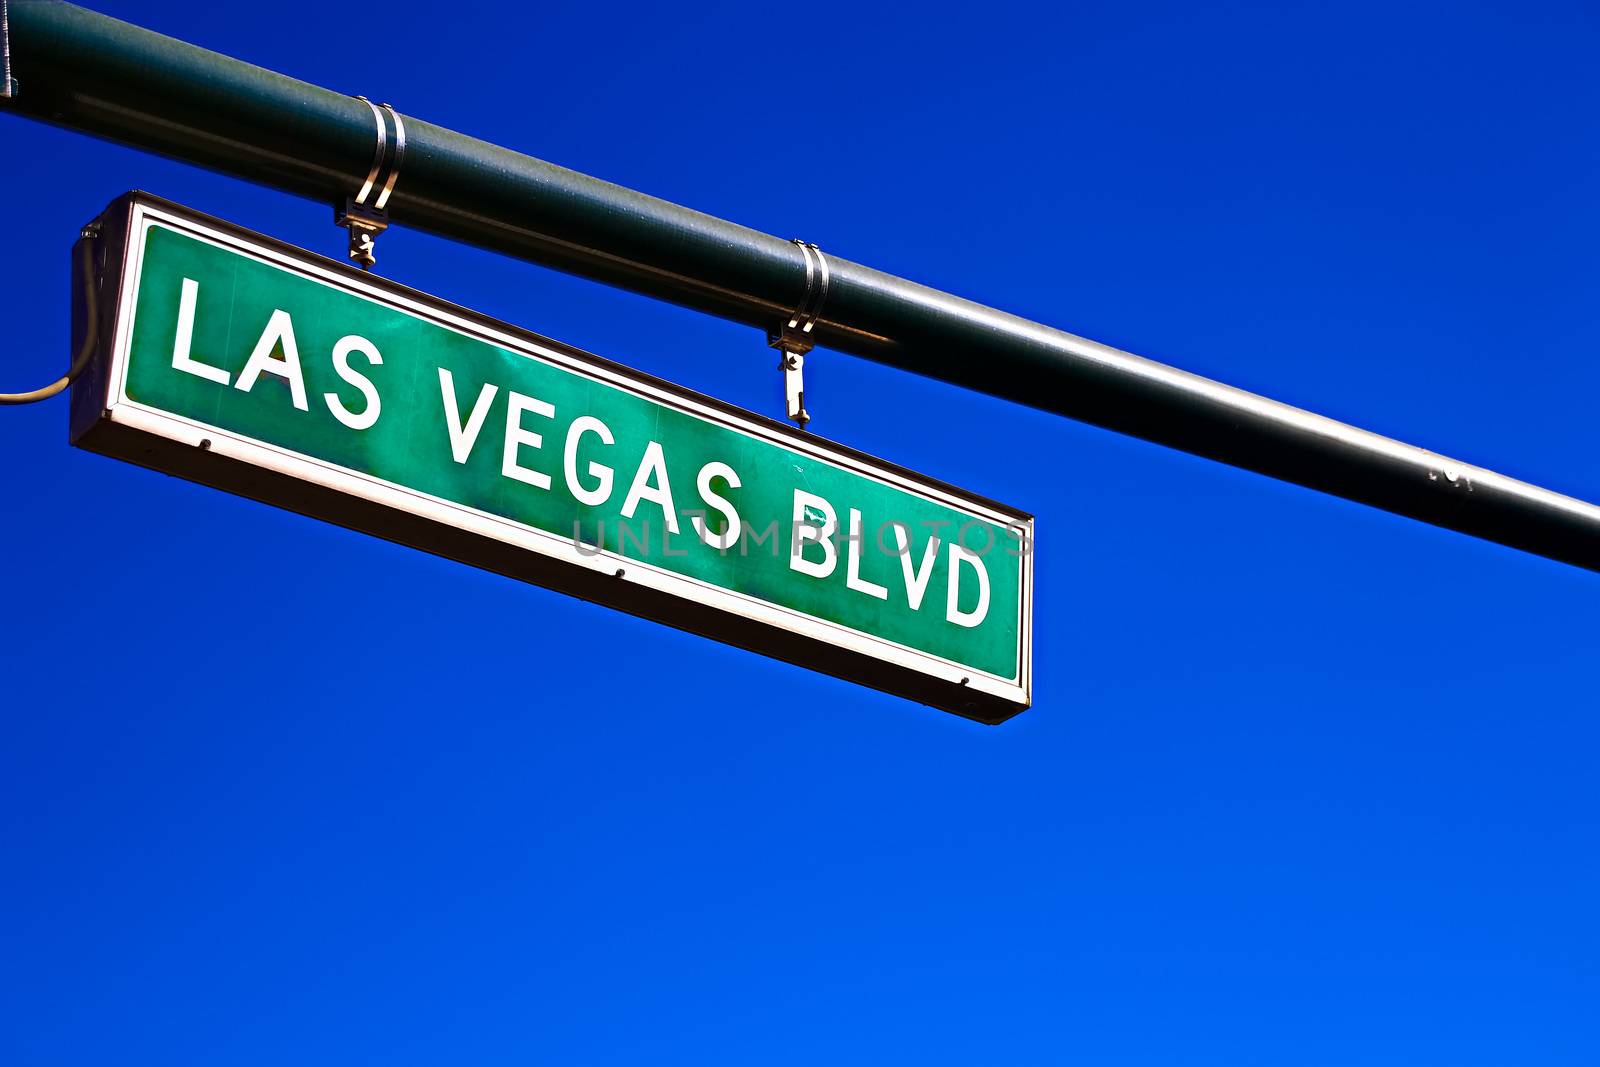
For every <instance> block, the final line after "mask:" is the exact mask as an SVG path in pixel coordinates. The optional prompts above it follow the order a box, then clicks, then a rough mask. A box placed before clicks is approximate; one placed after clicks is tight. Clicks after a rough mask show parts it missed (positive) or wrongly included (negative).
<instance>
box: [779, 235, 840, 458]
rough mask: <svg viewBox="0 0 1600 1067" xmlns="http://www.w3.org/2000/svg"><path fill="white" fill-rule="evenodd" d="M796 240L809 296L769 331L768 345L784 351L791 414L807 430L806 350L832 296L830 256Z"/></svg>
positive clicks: (786, 395)
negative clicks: (804, 268)
mask: <svg viewBox="0 0 1600 1067" xmlns="http://www.w3.org/2000/svg"><path fill="white" fill-rule="evenodd" d="M794 243H795V244H797V245H799V246H800V253H801V254H802V255H803V256H805V260H806V292H805V296H803V297H802V298H801V299H800V306H799V307H797V308H795V310H794V314H792V315H790V316H789V319H788V321H787V322H784V323H782V324H781V325H780V326H779V327H778V328H777V329H775V330H768V331H767V345H768V347H770V348H776V349H777V350H778V352H779V353H780V356H779V359H778V369H779V370H781V371H783V392H784V401H785V405H786V408H787V411H788V415H789V418H790V419H791V420H793V421H794V423H795V425H797V426H799V427H800V428H801V429H802V430H804V429H805V428H806V424H807V423H808V422H810V421H811V413H810V412H809V411H807V410H806V386H805V377H804V371H805V365H806V353H807V352H810V351H811V348H812V345H813V341H812V338H811V330H812V328H813V327H814V326H816V324H817V318H818V317H819V316H820V315H821V314H822V305H823V302H824V301H826V300H827V299H828V259H827V257H826V256H824V255H823V254H822V249H820V248H818V247H817V246H816V245H814V244H807V243H806V242H805V241H802V240H800V239H799V238H798V237H796V238H795V239H794Z"/></svg>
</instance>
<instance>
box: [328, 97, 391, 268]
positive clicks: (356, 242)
mask: <svg viewBox="0 0 1600 1067" xmlns="http://www.w3.org/2000/svg"><path fill="white" fill-rule="evenodd" d="M356 99H357V100H360V101H361V102H362V103H363V104H366V105H367V106H368V107H369V108H371V109H372V120H373V122H374V123H376V124H377V131H378V141H377V147H376V148H375V149H374V150H373V153H372V169H371V170H369V171H368V172H367V180H366V181H364V182H362V183H361V189H360V191H359V192H357V193H356V195H355V196H353V197H348V196H347V197H345V200H344V203H343V204H336V205H334V209H333V224H334V225H335V226H343V227H344V228H345V229H346V230H348V231H349V233H350V259H351V260H352V261H353V262H356V263H359V264H361V269H362V270H371V269H372V265H373V264H374V263H376V262H377V261H378V257H377V254H376V253H375V251H374V246H375V245H376V244H377V240H378V235H379V234H380V233H382V232H383V231H384V230H386V229H388V228H389V212H388V210H387V209H388V206H389V196H390V194H392V193H393V192H394V183H395V182H396V181H398V180H399V178H400V164H401V162H402V161H403V160H404V159H405V157H406V127H405V123H403V122H401V121H400V113H399V112H398V111H396V110H395V109H394V108H392V107H390V106H389V105H388V104H374V103H373V102H372V101H371V100H368V99H367V98H366V97H364V96H358V97H356ZM386 116H387V117H386ZM391 126H392V132H391ZM374 193H376V194H377V195H375V196H374V195H373V194H374Z"/></svg>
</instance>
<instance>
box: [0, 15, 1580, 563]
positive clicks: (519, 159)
mask: <svg viewBox="0 0 1600 1067" xmlns="http://www.w3.org/2000/svg"><path fill="white" fill-rule="evenodd" d="M10 34H11V41H10V45H11V58H12V75H13V77H14V78H15V79H16V92H15V95H14V96H13V97H12V98H11V99H9V100H5V101H4V103H3V105H0V106H3V108H4V109H5V110H11V111H14V112H16V113H18V114H22V115H27V116H29V117H32V118H36V119H40V120H42V121H45V122H50V123H54V124H56V125H59V126H63V127H66V128H68V129H73V130H77V131H80V132H83V133H89V134H93V135H95V136H99V137H104V138H107V139H109V140H113V141H118V142H121V143H123V144H128V145H132V146H134V147H137V148H142V149H145V150H148V151H151V152H156V153H160V154H162V155H166V156H171V157H173V158H175V159H179V160H183V161H185V162H189V163H193V164H196V165H199V166H203V167H208V168H210V169H212V170H216V171H220V172H222V173H224V174H229V175H232V176H234V177H238V178H243V179H246V180H248V181H253V182H258V183H260V184H263V185H267V186H271V187H273V188H276V189H281V190H284V191H287V192H291V193H295V194H298V195H300V196H304V197H308V198H311V199H314V200H320V201H322V202H323V203H326V204H330V205H332V204H338V203H341V202H343V200H344V199H345V198H346V197H347V196H350V195H351V194H352V193H354V192H355V190H356V189H357V188H358V187H359V186H360V185H361V183H362V182H363V180H364V179H365V178H366V176H367V174H368V172H369V170H370V168H371V166H372V162H373V157H374V147H375V139H376V132H375V127H374V120H373V112H372V109H371V108H370V107H369V106H368V105H367V104H366V103H364V102H363V101H361V100H358V99H356V98H355V97H352V96H345V95H343V94H340V93H335V92H332V91H330V90H327V89H322V88H319V87H317V86H314V85H308V84H306V83H305V82H301V81H297V80H295V79H293V78H288V77H285V76H283V75H281V74H275V73H273V72H271V71H267V70H263V69H262V68H260V67H255V66H252V65H250V64H248V63H242V62H240V61H238V60H234V59H230V58H228V57H226V56H221V55H218V54H217V53H215V52H210V51H207V50H205V49H203V48H197V47H195V46H193V45H190V44H186V43H184V42H182V41H177V40H174V39H172V38H170V37H164V36H162V35H160V34H156V33H152V32H150V31H148V30H144V29H140V28H138V27H136V26H131V25H129V24H127V23H124V22H120V21H118V20H116V19H112V18H108V17H106V16H104V15H99V14H96V13H94V12H91V11H87V10H85V9H83V8H79V7H75V6H73V5H71V4H65V3H57V2H53V0H11V3H10ZM405 131H406V137H407V144H406V153H405V158H404V165H403V168H402V171H401V174H400V177H399V181H398V184H397V186H396V188H395V191H394V195H393V198H392V199H391V201H390V203H389V212H390V215H391V216H392V217H393V218H394V220H395V221H396V222H399V223H403V224H405V225H408V226H412V227H415V228H417V229H421V230H427V231H430V232H432V233H436V234H440V235H442V236H445V237H451V238H455V239H457V240H460V241H465V242H468V243H471V244H474V245H478V246H480V247H483V248H487V249H492V250H494V251H497V252H502V253H504V254H506V255H510V256H516V257H518V258H521V259H526V260H530V261H532V262H536V263H542V264H544V265H547V266H551V267H555V268H558V269H561V270H564V271H568V272H570V273H573V274H577V275H581V276H583V277H587V278H592V279H595V280H597V281H602V282H606V283H609V284H611V285H616V286H620V287H623V288H626V289H630V290H633V291H635V292H639V293H643V294H645V295H647V296H652V297H656V298H658V299H662V300H669V301H672V302H674V303H677V304H681V305H683V306H685V307H690V308H695V309H697V310H700V311H704V312H708V313H710V314H713V315H718V316H721V317H723V318H726V319H730V320H733V321H736V322H742V323H746V324H748V325H751V326H755V327H759V328H763V329H766V328H769V327H771V326H774V325H775V324H776V323H777V321H778V320H779V319H780V317H783V316H785V315H786V314H787V313H788V312H790V311H791V310H792V309H794V308H795V307H796V306H797V305H798V304H799V303H800V302H801V300H802V298H803V297H804V296H805V295H806V261H805V257H804V255H803V253H802V252H801V250H800V249H799V248H798V247H797V246H796V245H794V244H792V243H790V242H788V241H785V240H782V239H780V238H777V237H773V236H771V235H769V234H764V233H760V232H757V231H755V230H751V229H748V228H746V227H743V226H738V225H736V224H734V223H731V222H726V221H724V220H721V219H718V218H714V217H712V216H710V215H706V214H703V213H701V212H698V211H692V210H690V209H688V208H684V207H680V206H678V205H676V204H671V203H668V202H666V201H664V200H658V199H656V198H654V197H650V196H646V195H644V194H642V193H638V192H634V191H633V190H630V189H624V188H622V187H620V186H616V185H612V184H610V183H607V182H602V181H599V180H597V179H595V178H590V177H587V176H585V175H582V174H578V173H576V172H574V171H570V170H565V169H563V168H561V167H557V166H554V165H552V164H549V163H545V162H542V161H541V160H537V159H534V158H532V157H530V156H525V155H522V154H521V153H518V152H513V151H511V150H509V149H505V148H501V147H499V146H497V145H493V144H489V143H488V142H485V141H480V140H477V139H475V138H471V137H466V136H464V135H462V134H459V133H455V132H452V131H450V130H447V129H443V128H442V127H438V126H434V125H431V124H429V123H427V122H424V121H422V120H420V119H416V118H412V117H410V116H407V117H406V118H405ZM828 263H829V266H830V267H831V280H830V286H829V290H828V296H827V302H826V305H825V306H824V307H823V309H822V317H821V321H820V322H819V324H818V326H817V328H816V337H817V341H818V343H820V344H823V345H826V346H828V347H830V348H835V349H838V350H840V351H843V352H849V353H853V354H855V355H859V356H864V357H866V358H868V359H873V360H876V361H878V362H880V363H886V364H889V365H891V366H895V367H899V368H902V369H904V370H908V371H911V372H913V373H916V374H922V375H926V376H928V377H932V378H938V379H941V380H943V381H946V382H950V383H952V384H955V385H960V386H964V387H966V388H969V389H975V390H979V391H981V392H985V393H990V394H993V395H995V396H999V397H1004V398H1006V399H1008V400H1014V401H1016V402H1017V403H1021V404H1027V405H1030V406H1032V407H1036V408H1041V409H1044V410H1046V411H1051V412H1054V413H1056V414H1060V415H1065V416H1068V417H1070V418H1074V419H1079V420H1081V421H1084V422H1088V423H1093V424H1094V425H1097V426H1103V427H1105V428H1107V429H1111V430H1116V431H1118V432H1121V433H1126V434H1131V435H1133V436H1136V437H1141V438H1144V439H1146V440H1149V441H1154V442H1157V443H1159V444H1164V445H1168V446H1171V447H1173V448H1178V449H1182V450H1184V451H1186V452H1192V453H1194V454H1196V455H1201V456H1206V457H1208V458H1210V459H1215V460H1218V461H1220V462H1223V463H1228V464H1232V465H1233V466H1236V467H1243V468H1246V469H1249V470H1253V471H1258V472H1260V473H1262V474H1267V475H1271V476H1272V477H1275V478H1281V479H1283V480H1285V481H1289V482H1294V483H1297V484H1299V485H1303V486H1307V487H1310V488H1312V489H1318V490H1321V491H1323V492H1327V493H1332V494H1335V495H1337V496H1341V497H1345V498H1348V499H1350V500H1356V501H1360V502H1362V503H1365V504H1370V505H1373V506H1375V507H1379V508H1383V509H1385V510H1387V511H1392V512H1396V513H1398V514H1401V515H1408V516H1410V517H1412V518H1415V519H1420V520H1421V521H1423V522H1427V523H1432V524H1433V525H1436V526H1443V527H1447V528H1449V529H1453V530H1458V531H1460V532H1462V533H1468V534H1472V535H1475V536H1477V537H1482V538H1486V539H1488V540H1491V541H1497V542H1500V543H1501V544H1505V545H1510V546H1512V547H1514V548H1520V549H1523V550H1525V551H1528V552H1533V553H1537V554H1539V555H1542V556H1547V557H1550V558H1552V559H1557V560H1562V561H1564V562H1567V563H1571V564H1575V565H1577V566H1580V567H1586V568H1588V569H1590V570H1600V508H1597V507H1595V506H1594V505H1592V504H1588V503H1585V502H1583V501H1579V500H1575V499H1573V498H1571V497H1565V496H1561V495H1559V494H1556V493H1552V492H1549V491H1547V490H1544V489H1540V488H1538V487H1536V486H1532V485H1529V484H1527V483H1524V482H1519V481H1516V480H1514V479H1511V478H1506V477H1504V476H1502V475H1498V474H1495V473H1493V472H1491V471H1487V470H1484V469H1481V468H1478V467H1473V466H1470V465H1467V464H1463V463H1458V462H1455V461H1453V460H1449V459H1446V458H1444V457H1442V456H1438V455H1435V454H1433V453H1431V452H1427V451H1424V450H1423V449H1419V448H1415V447H1412V446H1410V445H1406V444H1402V443H1400V442H1398V441H1394V440H1392V439H1390V438H1386V437H1381V436H1379V435H1377V434H1373V433H1368V432H1366V431H1364V430H1359V429H1356V428H1354V427H1352V426H1347V425H1345V424H1343V423H1340V422H1336V421H1334V420H1332V419H1327V418H1323V417H1321V416H1318V415H1313V414H1311V413H1310V412H1306V411H1303V410H1301V409H1299V408H1294V407H1290V406H1289V405H1287V404H1280V403H1278V402H1276V401H1272V400H1268V399H1266V398H1264V397H1260V396H1256V395H1254V394H1252V393H1247V392H1244V391H1243V390H1239V389H1234V388H1231V387H1229V386H1225V385H1221V384H1219V383H1217V382H1214V381H1210V380H1209V379H1206V378H1201V377H1199V376H1197V375H1193V374H1188V373H1186V372H1184V371H1180V370H1177V369H1175V368H1172V367H1168V366H1165V365H1163V364H1160V363H1155V362H1153V361H1150V360H1146V359H1142V358H1140V357H1138V356H1134V355H1130V354H1128V353H1126V352H1121V351H1118V350H1116V349H1113V348H1109V347H1107V346H1105V345H1101V344H1097V343H1095V342H1093V341H1087V340H1084V339H1083V338H1081V337H1075V336H1073V335H1072V334H1069V333H1064V332H1062V331H1060V330H1055V329H1051V328H1050V327H1047V326H1042V325H1040V324H1038V323H1035V322H1030V321H1028V320H1026V319H1022V318H1018V317H1017V316H1014V315H1008V314H1006V313H1005V312H1001V311H996V310H995V309H993V308H989V307H984V306H983V305H981V304H976V303H973V302H971V301H968V300H963V299H961V298H959V297H955V296H951V295H949V294H948V293H942V292H939V291H937V290H934V289H929V288H927V287H925V286H921V285H917V284H915V283H913V282H909V281H906V280H904V279H902V278H897V277H894V276H893V275H889V274H884V273H881V272H879V271H875V270H872V269H871V268H869V267H864V266H861V265H859V264H856V263H851V262H848V261H846V260H841V259H837V258H835V257H832V256H830V257H828Z"/></svg>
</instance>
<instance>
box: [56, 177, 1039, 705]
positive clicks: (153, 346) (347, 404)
mask: <svg viewBox="0 0 1600 1067" xmlns="http://www.w3.org/2000/svg"><path fill="white" fill-rule="evenodd" d="M96 240H97V241H98V243H99V246H100V247H99V249H97V253H98V261H99V263H100V277H99V280H98V282H97V289H96V291H95V292H94V293H93V294H91V293H89V292H86V291H83V290H82V289H81V287H80V289H79V291H78V292H77V294H76V297H75V300H76V302H77V307H78V309H79V311H78V316H77V317H78V319H79V326H78V329H79V331H80V334H81V331H82V330H83V329H84V328H85V325H84V323H85V322H86V321H87V318H88V316H89V314H91V312H92V314H93V315H94V318H95V325H96V329H97V336H98V341H97V345H98V351H97V355H96V358H95V361H94V363H93V364H92V365H91V368H90V370H89V371H88V372H87V373H86V374H85V375H84V376H83V377H81V378H80V379H79V380H78V381H77V382H76V383H75V385H74V387H73V402H72V440H73V443H74V444H75V445H78V446H79V447H83V448H87V449H90V450H92V451H95V452H100V453H103V454H106V455H110V456H114V457H117V458H120V459H125V460H129V461H131V462H134V463H138V464H142V465H144V466H148V467H153V468H156V469H158V470H163V471H166V472H168V473H171V474H176V475H179V476H182V477H185V478H189V479H192V480H195V481H198V482H203V483H205V484H208V485H213V486H217V487H219V488H223V489H226V490H229V491H231V492H235V493H239V494H241V495H244V496H249V497H253V498H255V499H259V500H264V501H267V502H269V503H273V504H276V505H279V506H282V507H286V508H290V509H293V510H295V511H299V512H302V513H305V514H308V515H313V516H316V517H319V518H323V519H327V520H330V521H332V522H336V523H339V524H341V525H344V526H347V527H350V528H352V529H357V530H361V531H364V532H367V533H371V534H375V535H377V536H379V537H384V538H387V539H389V540H392V541H397V542H400V543H403V544H407V545H412V546H415V547H417V548H421V549H424V550H427V551H431V552H436V553H438V554H440V555H444V556H448V557H451V558H454V559H458V560H461V561H463V562H467V563H470V564H473V565H476V566H481V567H485V568H488V569H491V570H495V571H498V572H501V573H504V574H507V575H510V576H512V577H516V578H519V579H523V580H526V581H531V582H534V583H537V584H539V585H543V586H547V587H550V588H554V589H558V590H561V591H563V592H567V593H571V594H574V595H576V596H580V597H583V598H585V599H588V600H593V601H596V602H598V603H602V604H606V605H609V606H612V607H616V608H619V609H622V610H624V611H629V612H632V613H634V614H638V615H643V616H646V617H648V618H652V619H656V620H659V621H662V622H665V623H668V624H671V625H674V626H678V627H681V628H683V629H687V630H691V631H694V632H697V633H702V634H705V635H707V636H711V637H714V638H717V639H720V640H723V641H727V642H729V643H732V644H735V645H740V646H742V647H745V648H749V649H753V650H755V651H758V652H761V653H764V654H767V655H772V656H776V657H779V658H782V659H785V660H789V661H791V662H794V663H798V664H801V665H803V666H807V667H811V668H814V669H817V670H822V671H826V672H828V673H831V674H834V675H837V676H839V677H842V678H847V679H850V680H852V681H856V682H861V683H864V684H866V685H870V686H874V687H876V688H879V689H883V690H886V691H888V692H892V693H897V694H900V695H902V696H906V697H910V698H913V699H916V700H920V701H922V702H924V703H927V704H931V705H934V706H936V707H939V708H943V709H945V710H947V711H952V712H955V713H957V714H960V715H965V716H967V717H970V718H973V719H977V720H980V721H983V722H999V721H1002V720H1004V719H1006V718H1008V717H1010V716H1011V715H1014V714H1016V713H1017V712H1019V711H1021V710H1023V709H1024V708H1026V707H1027V706H1028V705H1029V703H1030V696H1029V694H1030V687H1031V666H1032V665H1031V652H1032V640H1031V632H1030V620H1031V615H1032V612H1031V594H1032V577H1033V520H1032V518H1031V517H1030V516H1028V515H1026V514H1024V513H1022V512H1019V511H1017V510H1016V509H1014V508H1009V507H1005V506H1002V505H1000V504H997V503H994V502H993V501H989V500H984V499H982V498H980V497H977V496H974V495H972V494H970V493H965V492H962V491H961V490H958V489H955V488H953V487H951V486H948V485H945V484H942V483H940V482H937V481H934V480H932V479H929V478H926V477H923V476H921V475H918V474H915V473H913V472H911V471H908V470H905V469H903V468H900V467H896V466H894V465H892V464H888V463H885V462H883V461H881V460H877V459H873V458H871V457H868V456H865V455H862V454H861V453H859V452H856V451H854V450H852V449H849V448H845V447H843V446H841V445H837V444H834V443H831V442H828V441H825V440H822V439H819V438H817V437H814V436H811V435H808V434H803V433H800V432H799V431H796V430H794V429H792V428H790V427H788V426H786V425H784V424H782V423H778V422H775V421H773V420H770V419H766V418H763V417H761V416H758V415H754V414H751V413H750V412H747V411H742V410H740V409H737V408H734V407H731V406H729V405H727V404H723V403H721V402H719V401H717V400H714V399H712V398H710V397H707V396H704V395H701V394H699V393H694V392H691V391H689V390H686V389H682V388H680V387H678V386H675V385H672V384H670V383H668V382H664V381H661V380H659V379H656V378H653V377H650V376H648V375H644V374H640V373H639V372H637V371H634V370H630V369H629V368H626V367H623V366H621V365H619V364H616V363H612V362H610V361H608V360H603V359H600V358H598V357H596V356H592V355H589V354H587V353H584V352H580V351H578V350H576V349H573V348H570V347H568V346H566V345H563V344H560V343H557V342H555V341H551V340H548V339H546V338H543V337H539V336H537V335H534V334H531V333H528V332H526V331H524V330H521V329H518V328H516V327H514V326H510V325H507V324H506V323H503V322H498V321H495V320H493V319H489V318H486V317H484V316H482V315H478V314H475V313H473V312H471V311H467V310H465V309H463V308H460V307H457V306H455V305H453V304H449V303H447V302H445V301H443V300H439V299H437V298H435V297H431V296H428V295H426V294H423V293H419V292H416V291H414V290H411V289H407V288H405V287H403V286H400V285H396V284H394V283H393V282H389V281H385V280H383V279H381V278H374V277H372V276H370V275H367V274H364V273H362V272H361V271H358V270H355V269H354V268H351V267H349V266H346V265H344V264H340V263H335V262H333V261H331V260H328V259H324V258H322V257H320V256H316V255H313V254H311V253H309V252H306V251H303V250H301V249H297V248H293V247H291V246H288V245H285V244H282V243H280V242H277V241H274V240H272V239H270V238H266V237H262V236H260V235H259V234H254V233H251V232H249V231H246V230H243V229H240V228H239V227H236V226H233V225H230V224H228V223H225V222H221V221H219V220H216V219H213V218H210V217H208V216H205V215H201V214H199V213H196V212H193V211H190V210H188V209H186V208H182V207H180V206H178V205H175V204H171V203H169V202H166V201H163V200H159V199H157V198H155V197H150V196H147V195H145V194H140V193H132V194H129V195H128V196H125V197H123V198H122V199H120V200H119V201H117V202H116V203H115V204H113V205H112V206H111V207H110V208H109V209H108V210H107V212H106V214H105V215H104V216H102V218H101V220H100V229H99V235H98V237H97V238H96Z"/></svg>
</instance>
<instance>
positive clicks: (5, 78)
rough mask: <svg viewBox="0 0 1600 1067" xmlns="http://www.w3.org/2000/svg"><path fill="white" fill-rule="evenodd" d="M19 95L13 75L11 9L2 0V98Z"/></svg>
mask: <svg viewBox="0 0 1600 1067" xmlns="http://www.w3.org/2000/svg"><path fill="white" fill-rule="evenodd" d="M16 95H17V80H16V79H15V78H13V77H12V76H11V9H10V4H9V3H8V2H7V0H0V99H4V100H10V99H11V98H12V97H13V96H16Z"/></svg>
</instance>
